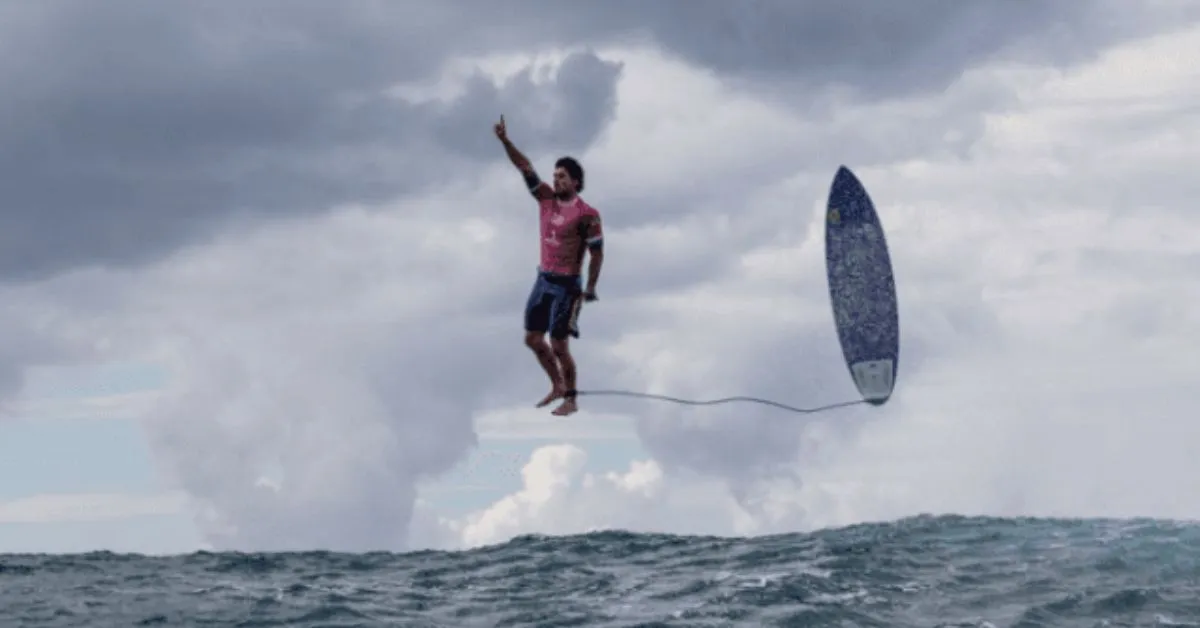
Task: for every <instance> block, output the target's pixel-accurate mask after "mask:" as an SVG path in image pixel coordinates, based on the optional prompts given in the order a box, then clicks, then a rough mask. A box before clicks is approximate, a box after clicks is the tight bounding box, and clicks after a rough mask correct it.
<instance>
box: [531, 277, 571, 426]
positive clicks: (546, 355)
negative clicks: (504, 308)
mask: <svg viewBox="0 0 1200 628" xmlns="http://www.w3.org/2000/svg"><path fill="white" fill-rule="evenodd" d="M542 284H543V282H542V279H541V278H540V277H539V278H538V279H537V280H536V281H534V284H533V290H532V291H531V292H530V293H529V300H528V301H527V302H526V303H525V346H526V347H529V349H530V350H531V351H533V355H534V356H535V357H537V361H538V364H539V365H541V367H542V370H543V371H545V372H546V377H549V378H550V393H549V394H547V395H546V396H545V397H544V398H543V399H542V400H541V401H539V402H538V403H537V406H536V407H538V408H542V407H545V406H547V405H549V404H550V402H552V401H554V400H555V399H558V398H560V397H562V396H563V392H564V391H565V390H566V388H565V387H564V386H563V385H562V375H561V374H560V373H559V369H558V363H557V362H556V361H555V360H554V352H553V351H552V350H551V349H550V345H549V344H547V343H546V337H545V336H546V332H548V331H550V322H551V318H552V317H551V315H550V313H551V309H552V306H553V303H554V300H553V299H552V298H551V295H549V294H547V293H546V290H545V286H544V285H542Z"/></svg>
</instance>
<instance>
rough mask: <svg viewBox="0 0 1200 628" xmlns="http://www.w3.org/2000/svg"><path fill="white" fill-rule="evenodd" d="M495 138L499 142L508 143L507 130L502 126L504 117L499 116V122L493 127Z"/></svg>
mask: <svg viewBox="0 0 1200 628" xmlns="http://www.w3.org/2000/svg"><path fill="white" fill-rule="evenodd" d="M495 131H496V137H497V138H499V139H500V141H501V142H504V143H508V129H507V128H506V127H505V126H504V116H503V115H501V116H500V121H499V122H497V123H496V125H495Z"/></svg>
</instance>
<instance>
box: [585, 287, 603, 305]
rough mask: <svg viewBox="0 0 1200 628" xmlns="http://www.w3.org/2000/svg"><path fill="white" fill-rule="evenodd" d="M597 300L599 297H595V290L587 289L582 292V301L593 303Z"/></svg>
mask: <svg viewBox="0 0 1200 628" xmlns="http://www.w3.org/2000/svg"><path fill="white" fill-rule="evenodd" d="M598 298H599V297H597V296H596V289H595V288H588V289H587V290H584V291H583V300H584V301H587V302H588V303H591V302H592V301H595V300H596V299H598Z"/></svg>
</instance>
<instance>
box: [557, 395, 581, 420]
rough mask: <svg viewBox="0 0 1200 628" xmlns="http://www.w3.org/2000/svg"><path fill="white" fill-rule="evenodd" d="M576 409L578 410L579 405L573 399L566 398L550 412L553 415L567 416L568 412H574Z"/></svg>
mask: <svg viewBox="0 0 1200 628" xmlns="http://www.w3.org/2000/svg"><path fill="white" fill-rule="evenodd" d="M577 410H579V406H577V405H575V400H574V399H567V400H566V401H563V402H562V404H560V405H559V406H558V407H557V408H555V409H554V411H553V412H551V413H550V414H553V415H554V416H567V415H568V414H574V413H575V412H576V411H577Z"/></svg>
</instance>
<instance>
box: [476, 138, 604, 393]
mask: <svg viewBox="0 0 1200 628" xmlns="http://www.w3.org/2000/svg"><path fill="white" fill-rule="evenodd" d="M495 130H496V137H498V138H499V139H500V142H501V143H502V144H504V150H505V151H506V152H507V153H508V158H509V159H511V160H512V163H513V165H514V166H516V167H517V169H518V170H520V171H521V174H522V175H524V177H525V185H526V186H527V187H528V188H529V192H530V193H531V194H533V197H534V198H535V199H537V202H538V212H539V213H540V214H541V218H540V221H541V240H542V247H541V248H542V257H541V264H540V265H539V266H538V273H537V278H536V279H535V280H534V283H533V291H532V292H531V293H530V294H529V301H528V302H527V303H526V304H525V345H526V346H528V347H529V348H530V349H532V350H533V353H534V355H536V356H537V360H538V363H539V364H541V365H542V369H543V370H544V371H546V375H547V376H548V377H549V378H550V394H548V395H546V397H545V398H544V399H542V400H541V401H540V402H538V404H537V407H539V408H543V407H545V406H547V405H549V404H550V403H552V402H553V401H555V400H557V399H562V400H563V402H562V404H560V405H559V406H558V407H557V408H555V409H554V412H553V414H554V415H556V416H566V415H568V414H571V413H573V412H575V411H576V410H578V409H579V408H578V406H577V405H576V402H575V397H576V391H575V360H574V359H572V357H571V350H570V347H569V346H568V339H569V338H570V337H571V336H574V337H576V338H578V337H579V327H578V317H579V308H580V305H581V303H582V301H595V300H596V281H597V280H598V279H599V278H600V265H601V264H602V263H603V262H604V235H603V231H602V230H601V227H600V212H598V211H596V208H594V207H592V206H591V205H588V204H587V203H585V202H583V199H581V198H579V193H580V192H582V191H583V167H582V166H580V165H579V162H578V161H576V160H575V159H573V158H571V157H562V158H560V159H559V160H558V161H557V162H555V163H554V186H553V187H551V186H550V185H549V184H547V183H546V182H544V181H542V180H541V179H539V178H538V175H537V172H535V171H534V169H533V166H532V165H530V163H529V160H528V159H527V158H526V157H525V155H522V154H521V151H519V150H517V148H516V147H515V146H513V144H512V142H510V141H509V140H508V131H507V129H506V128H505V126H504V116H500V122H498V123H497V124H496V127H495ZM585 250H587V251H590V252H591V261H590V262H589V263H588V273H587V285H586V287H583V288H582V289H581V286H580V283H581V282H580V271H581V269H582V267H583V254H584V251H585ZM546 334H549V335H550V343H549V345H547V344H546V338H545V336H546Z"/></svg>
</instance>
